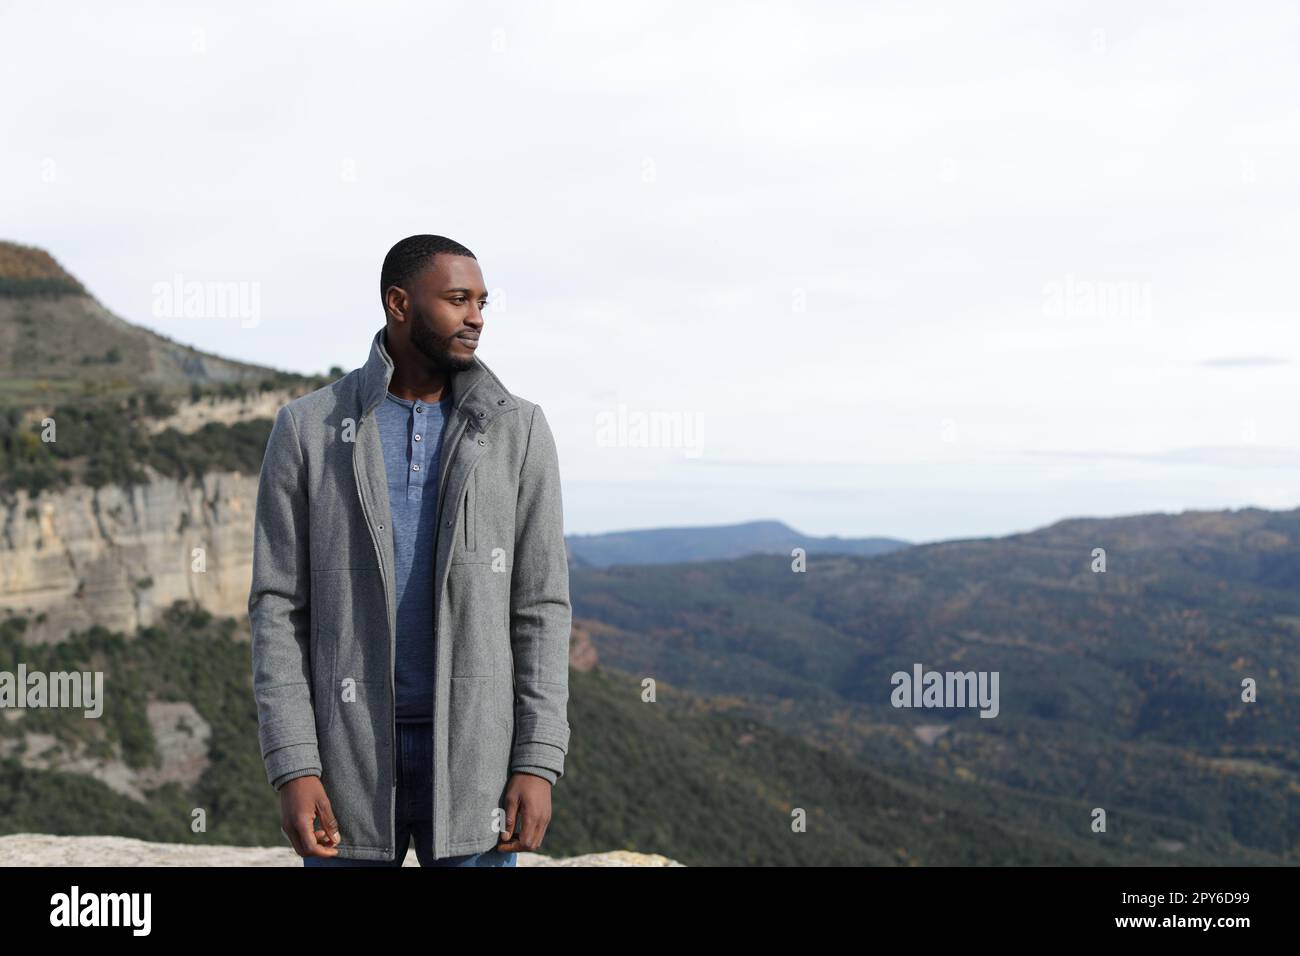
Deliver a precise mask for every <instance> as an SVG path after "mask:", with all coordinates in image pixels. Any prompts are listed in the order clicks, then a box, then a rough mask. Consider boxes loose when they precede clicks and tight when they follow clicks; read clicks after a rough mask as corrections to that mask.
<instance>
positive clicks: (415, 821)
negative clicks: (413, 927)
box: [302, 721, 516, 866]
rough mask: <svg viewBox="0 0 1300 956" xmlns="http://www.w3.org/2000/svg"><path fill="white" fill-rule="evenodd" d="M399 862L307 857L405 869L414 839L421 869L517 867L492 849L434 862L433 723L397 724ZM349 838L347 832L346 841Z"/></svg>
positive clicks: (315, 861)
mask: <svg viewBox="0 0 1300 956" xmlns="http://www.w3.org/2000/svg"><path fill="white" fill-rule="evenodd" d="M397 740H398V748H397V813H396V816H397V820H396V823H397V833H396V839H397V859H396V860H348V859H343V858H341V857H337V856H305V857H303V858H302V865H303V866H401V865H402V861H403V860H405V859H406V851H407V848H408V847H409V846H410V844H411V837H413V836H414V837H415V856H416V859H418V860H419V861H420V866H515V865H516V864H515V857H516V854H514V853H502V852H501V851H500V850H498V849H497V848H496V847H489V848H488V849H486V850H484V851H483V852H482V853H468V854H466V855H464V856H445V857H443V858H442V859H441V860H435V859H433V821H432V820H431V819H430V818H429V813H430V808H431V807H432V806H433V724H432V723H430V722H428V721H425V722H423V723H399V724H398V725H397ZM347 839H348V832H347V829H346V828H344V830H343V842H344V843H345V844H346V843H347Z"/></svg>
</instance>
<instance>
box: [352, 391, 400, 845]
mask: <svg viewBox="0 0 1300 956" xmlns="http://www.w3.org/2000/svg"><path fill="white" fill-rule="evenodd" d="M368 417H369V416H368V415H367V416H363V417H362V422H361V424H360V426H359V427H363V426H364V424H365V419H366V418H368ZM352 480H353V482H354V483H355V484H356V486H357V498H358V499H359V500H360V501H361V510H362V511H363V512H364V513H365V516H366V527H367V528H368V529H369V530H370V541H371V543H372V544H373V545H374V546H375V558H376V560H378V562H379V578H380V581H381V583H382V584H383V585H384V620H385V621H386V623H387V624H388V740H389V743H388V761H389V762H388V767H389V773H390V774H391V776H392V781H393V786H392V789H391V791H390V792H389V797H388V828H389V829H388V834H389V839H390V840H391V841H392V843H393V859H397V687H396V686H395V681H396V678H395V677H394V676H393V671H394V664H393V657H394V656H395V655H396V654H397V647H396V643H397V637H396V631H395V630H394V628H393V620H392V615H393V612H392V608H390V607H389V606H388V567H387V566H386V565H385V564H384V553H383V548H381V547H380V545H379V539H378V538H377V537H376V536H375V523H374V515H373V514H372V512H371V511H370V508H369V506H368V505H367V504H366V496H365V493H364V492H363V491H362V490H361V478H360V476H359V475H358V474H357V458H356V455H353V456H352Z"/></svg>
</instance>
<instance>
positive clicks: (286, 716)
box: [248, 405, 321, 790]
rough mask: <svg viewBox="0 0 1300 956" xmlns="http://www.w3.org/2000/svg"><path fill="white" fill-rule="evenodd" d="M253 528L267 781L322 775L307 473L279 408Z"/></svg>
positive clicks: (251, 602) (287, 416) (251, 603)
mask: <svg viewBox="0 0 1300 956" xmlns="http://www.w3.org/2000/svg"><path fill="white" fill-rule="evenodd" d="M255 511H256V518H255V525H254V531H253V583H252V588H251V590H250V592H249V595H248V619H249V624H250V627H251V629H252V656H253V696H254V698H255V699H256V701H257V723H258V737H259V740H260V743H261V749H262V760H263V762H264V763H265V765H266V779H267V782H269V783H270V784H271V785H272V786H274V787H275V788H276V789H277V790H278V789H279V788H280V787H281V786H283V785H284V783H286V782H287V781H288V780H291V779H293V778H294V777H301V776H304V775H306V774H309V773H314V774H316V775H318V776H319V775H320V772H321V762H320V753H319V750H318V749H317V740H316V712H315V710H314V709H313V707H312V685H311V603H310V600H311V563H310V562H311V557H310V551H309V550H308V537H307V530H308V526H307V522H308V508H307V474H306V467H305V463H304V460H303V455H302V445H301V442H300V441H299V439H298V428H297V423H296V422H295V420H294V417H293V412H292V411H291V410H290V409H289V407H288V406H287V405H284V406H281V408H280V411H279V412H278V413H277V414H276V417H275V424H274V425H273V426H272V428H271V437H270V438H269V439H268V440H267V443H266V454H265V456H264V457H263V459H262V471H261V475H260V477H259V478H258V486H257V506H256V509H255Z"/></svg>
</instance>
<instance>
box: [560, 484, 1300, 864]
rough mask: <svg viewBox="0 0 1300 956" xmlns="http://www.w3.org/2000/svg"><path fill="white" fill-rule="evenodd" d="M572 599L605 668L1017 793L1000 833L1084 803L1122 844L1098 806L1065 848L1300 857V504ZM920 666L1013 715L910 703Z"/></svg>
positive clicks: (637, 578)
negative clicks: (1020, 819) (979, 690)
mask: <svg viewBox="0 0 1300 956" xmlns="http://www.w3.org/2000/svg"><path fill="white" fill-rule="evenodd" d="M1098 549H1104V557H1105V561H1106V565H1105V571H1104V572H1102V571H1100V570H1094V568H1095V567H1099V565H1097V564H1096V562H1097V561H1098V560H1099V559H1100V557H1101V552H1100V551H1098ZM571 592H572V597H573V602H574V613H575V615H578V616H579V617H580V618H581V619H582V620H583V621H584V626H585V627H586V629H587V631H588V633H589V634H590V635H591V640H592V643H593V645H594V647H595V648H596V650H597V651H598V653H599V656H600V659H601V661H602V662H603V663H604V664H605V666H608V667H615V668H618V669H620V670H624V671H627V672H629V673H632V674H636V675H641V676H642V677H653V678H654V679H655V680H656V681H657V682H659V683H660V684H668V685H670V686H673V687H677V688H681V689H685V690H689V691H690V692H692V693H695V694H699V695H702V697H705V698H711V699H713V700H714V701H715V702H716V703H717V704H718V705H720V706H723V707H725V709H726V711H727V712H728V713H729V714H732V715H734V716H741V715H743V716H747V717H752V718H754V719H757V720H762V721H764V722H765V723H768V724H771V725H773V726H774V727H777V728H779V729H780V730H781V731H782V732H784V733H787V734H790V735H792V736H795V737H798V738H799V739H802V740H805V741H811V742H817V743H818V744H819V745H821V746H826V747H830V748H833V749H834V750H836V751H837V752H839V753H842V754H844V755H846V756H848V757H850V758H852V759H853V760H860V761H865V763H866V764H867V765H869V766H872V767H876V768H879V769H880V770H881V771H882V772H885V773H887V774H888V775H889V776H890V777H891V778H893V779H896V780H899V781H912V782H917V783H919V782H922V781H927V783H926V786H927V787H928V788H929V789H930V790H932V791H934V792H936V793H948V792H950V793H952V794H954V795H960V794H961V793H963V792H967V793H968V794H969V795H970V797H971V798H972V799H974V798H976V797H977V795H978V794H979V793H980V792H983V791H984V789H985V788H993V789H994V790H998V789H1000V790H1001V791H1002V792H1003V793H1004V795H1005V804H1006V808H1005V809H1004V810H998V811H996V814H997V816H996V819H997V820H998V821H999V822H1000V823H1003V824H1009V823H1012V820H1010V819H1008V817H1009V815H1013V814H1014V813H1016V812H1018V811H1013V810H1012V809H1011V805H1012V803H1013V802H1019V801H1021V800H1028V801H1031V802H1032V801H1037V802H1038V805H1039V806H1040V807H1043V808H1046V807H1049V806H1057V805H1059V804H1060V802H1061V801H1070V802H1075V801H1081V803H1080V804H1077V805H1086V806H1087V807H1088V808H1090V809H1091V808H1094V807H1095V808H1103V809H1105V810H1106V811H1107V813H1108V815H1109V818H1110V823H1111V825H1110V829H1109V831H1108V832H1109V833H1111V836H1109V837H1107V838H1103V837H1102V836H1101V835H1100V834H1094V833H1092V832H1091V831H1090V830H1089V826H1088V820H1087V819H1086V814H1084V815H1082V816H1081V815H1078V814H1076V815H1074V816H1072V817H1071V816H1068V815H1065V816H1061V817H1058V818H1057V821H1058V823H1057V825H1059V826H1060V827H1062V829H1061V830H1060V831H1059V833H1058V836H1059V837H1060V838H1061V839H1062V840H1066V841H1071V840H1079V839H1082V840H1083V841H1085V842H1088V843H1091V844H1093V845H1097V846H1111V847H1112V848H1113V849H1118V848H1120V847H1121V846H1122V847H1124V848H1126V849H1135V848H1136V849H1141V847H1142V845H1143V844H1145V846H1146V848H1147V849H1148V850H1150V852H1151V854H1152V857H1151V858H1152V859H1153V860H1154V859H1157V858H1159V859H1165V856H1164V853H1165V852H1166V850H1168V851H1169V852H1172V853H1173V854H1174V856H1175V857H1177V856H1178V855H1179V854H1182V855H1183V858H1184V859H1190V858H1191V855H1192V854H1193V851H1194V850H1195V849H1196V847H1200V848H1201V849H1204V847H1205V846H1206V843H1205V841H1206V839H1208V837H1207V836H1206V834H1216V835H1217V837H1216V838H1222V839H1223V840H1226V841H1229V842H1230V843H1232V844H1234V845H1239V846H1240V847H1243V848H1246V849H1248V850H1249V853H1251V854H1254V853H1263V854H1267V855H1268V856H1269V858H1270V859H1272V860H1273V861H1274V862H1300V733H1298V731H1300V511H1289V512H1268V511H1261V510H1258V509H1246V510H1241V511H1229V512H1187V513H1184V514H1179V515H1137V516H1132V517H1124V518H1113V519H1087V520H1069V521H1062V522H1059V523H1057V524H1054V525H1052V526H1050V527H1048V528H1044V529H1042V530H1040V531H1034V532H1030V533H1026V534H1017V535H1011V536H1008V537H1003V538H994V539H987V540H963V541H951V542H942V543H936V544H925V545H917V546H913V547H910V548H907V549H904V550H900V551H897V552H894V553H891V554H885V555H879V556H876V557H872V558H864V557H856V556H839V555H837V556H824V557H821V558H818V557H817V556H816V555H815V554H814V555H813V556H812V557H810V560H809V563H808V568H807V571H806V572H804V573H794V572H792V571H791V568H790V562H789V561H788V560H787V559H786V558H785V557H784V556H776V555H773V556H751V557H747V558H741V559H737V560H731V561H711V562H690V563H682V564H672V565H667V564H665V565H654V566H650V565H647V566H640V567H611V568H575V569H574V572H573V574H572V576H571ZM916 664H920V665H922V667H923V668H924V669H925V670H934V671H939V672H969V671H980V672H987V673H991V672H997V673H998V675H999V682H1000V689H999V696H1000V712H999V714H998V716H997V717H995V718H992V719H985V718H980V717H979V716H978V714H977V713H975V712H974V711H973V710H971V709H958V708H947V709H931V708H915V709H904V708H895V707H894V706H892V704H891V700H890V697H891V693H892V691H893V689H894V686H893V683H892V681H891V676H892V675H893V674H895V673H896V672H900V671H901V672H907V673H910V672H911V671H912V669H913V667H914V665H916ZM1244 681H1253V682H1255V685H1256V687H1257V697H1258V699H1257V701H1256V702H1254V703H1248V702H1244V701H1243V700H1242V699H1241V696H1242V693H1243V682H1244ZM981 799H982V798H981ZM1139 823H1140V824H1141V826H1143V827H1146V828H1147V829H1148V833H1149V834H1152V835H1154V836H1151V837H1150V839H1148V838H1147V837H1143V838H1138V837H1136V836H1135V835H1134V833H1133V829H1132V828H1133V827H1135V826H1138V825H1139ZM1189 827H1190V828H1192V829H1194V830H1195V831H1197V832H1199V833H1201V834H1202V835H1201V836H1199V837H1195V838H1193V837H1190V836H1188V828H1189ZM1170 848H1172V849H1170ZM1231 859H1238V860H1242V861H1244V860H1245V857H1243V856H1237V855H1235V854H1234V853H1228V855H1226V856H1224V857H1223V858H1222V862H1224V863H1227V862H1229V861H1230V860H1231Z"/></svg>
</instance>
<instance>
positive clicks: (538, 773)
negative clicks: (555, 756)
mask: <svg viewBox="0 0 1300 956" xmlns="http://www.w3.org/2000/svg"><path fill="white" fill-rule="evenodd" d="M510 772H511V773H531V774H532V775H533V776H534V777H541V778H542V779H543V780H545V781H546V782H547V783H549V784H551V785H552V786H554V785H555V781H556V780H559V779H560V776H559V774H557V773H556V772H555V771H554V770H547V769H546V768H545V767H511V768H510Z"/></svg>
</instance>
